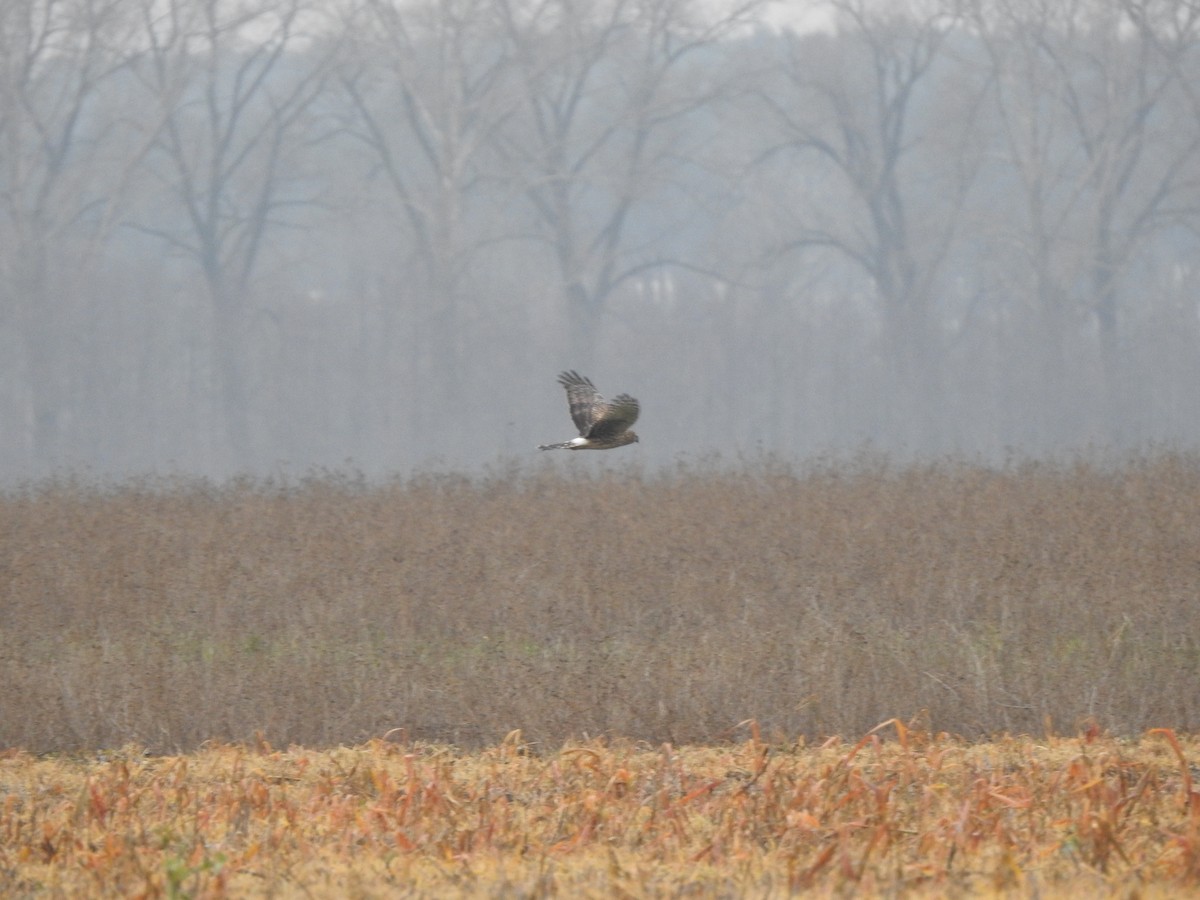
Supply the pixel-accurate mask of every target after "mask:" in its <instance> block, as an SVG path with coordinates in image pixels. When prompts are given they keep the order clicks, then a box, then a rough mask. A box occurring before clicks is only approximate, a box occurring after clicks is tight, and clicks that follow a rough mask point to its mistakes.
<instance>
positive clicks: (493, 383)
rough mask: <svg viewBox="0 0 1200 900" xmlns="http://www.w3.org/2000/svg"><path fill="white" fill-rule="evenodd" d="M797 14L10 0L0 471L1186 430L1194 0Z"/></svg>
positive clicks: (1196, 322) (979, 1) (351, 1)
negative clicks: (592, 402)
mask: <svg viewBox="0 0 1200 900" xmlns="http://www.w3.org/2000/svg"><path fill="white" fill-rule="evenodd" d="M790 9H791V10H792V11H793V12H795V13H796V14H798V15H800V14H803V15H801V19H804V18H805V17H807V20H808V21H824V22H828V23H830V25H829V27H828V28H827V29H825V28H823V29H821V30H819V31H806V32H803V33H795V32H792V31H789V30H787V28H786V27H784V25H782V24H781V22H782V21H784V20H781V18H780V16H779V7H778V5H774V6H772V5H770V4H766V3H759V2H756V0H749V2H746V3H742V4H739V5H736V6H734V5H730V4H723V5H721V7H720V11H716V12H715V11H714V9H713V4H709V3H702V2H700V0H646V2H637V3H635V2H629V0H601V2H596V3H588V4H577V3H569V2H565V0H542V2H504V0H443V2H427V0H414V2H406V3H391V2H385V0H347V2H345V3H339V4H328V3H317V2H312V3H308V2H307V0H251V2H249V3H238V4H233V3H230V2H226V0H208V2H200V0H135V2H129V0H88V2H84V0H60V2H48V0H10V2H6V3H5V4H4V5H3V10H2V11H0V58H3V59H4V60H6V64H5V65H4V66H2V67H0V142H2V144H0V145H2V146H3V152H0V423H3V427H2V428H0V483H4V484H12V483H14V482H16V481H19V480H22V479H26V478H31V477H40V476H44V475H46V474H48V473H52V472H61V471H63V470H64V469H66V470H78V469H85V470H87V471H89V472H91V473H93V474H97V475H101V476H109V475H115V476H127V475H130V474H133V473H139V472H147V471H159V472H161V471H182V472H186V473H195V474H202V475H213V476H221V477H224V476H228V475H232V474H236V473H240V472H251V473H257V474H263V473H272V472H277V471H279V470H280V469H284V470H286V471H290V472H305V471H309V470H310V469H312V468H313V467H336V468H341V467H343V466H346V465H350V466H355V467H357V468H359V469H361V470H362V471H364V472H366V473H367V474H369V475H372V476H376V475H385V474H390V473H401V474H409V473H412V472H414V471H421V470H426V469H429V468H431V467H436V468H443V469H444V468H452V469H464V470H468V471H471V470H478V469H479V468H480V467H482V466H485V465H487V464H489V463H494V462H495V461H496V460H497V459H499V458H501V457H504V456H521V455H524V454H530V453H532V452H533V448H534V447H535V446H536V445H537V444H538V443H543V442H546V441H550V440H561V439H563V438H566V437H569V436H570V434H571V432H570V430H569V421H568V420H567V417H566V413H565V409H564V404H563V401H562V397H561V392H560V389H559V387H558V386H557V385H556V384H555V381H554V379H555V376H556V375H557V373H558V372H559V371H560V370H562V369H565V368H571V369H578V370H580V371H581V372H584V373H585V374H587V375H589V376H591V377H592V378H593V379H594V380H595V381H596V383H597V384H598V385H599V386H600V387H601V389H602V390H604V391H606V392H608V393H610V394H615V393H619V392H622V391H627V392H629V393H631V394H633V395H634V396H636V397H637V398H638V399H639V400H640V401H641V403H642V408H643V417H642V420H641V421H640V422H639V424H638V431H639V434H641V436H642V440H641V442H640V443H639V444H638V445H637V446H635V447H631V448H627V449H622V450H620V451H618V453H619V454H621V455H619V456H616V459H617V460H619V461H620V462H622V463H624V462H636V463H637V464H646V465H647V466H649V467H650V468H651V469H654V468H656V467H658V466H659V465H662V464H666V463H670V462H672V461H674V460H675V459H676V458H677V455H678V454H680V453H681V452H684V453H686V454H687V455H688V457H689V458H691V459H696V458H701V457H704V456H705V455H706V454H711V453H720V454H722V455H723V456H725V457H726V458H730V457H733V458H736V457H738V456H739V454H749V455H754V454H756V453H757V452H758V451H759V450H766V451H770V452H774V453H778V454H780V455H782V456H783V457H785V458H787V459H803V458H809V457H812V456H814V455H817V454H823V453H834V454H840V453H843V452H845V451H848V450H851V449H854V448H858V447H861V446H862V445H863V444H864V443H869V444H870V445H872V446H873V447H875V448H876V449H878V450H881V451H884V452H886V453H888V454H891V455H893V456H895V457H897V458H907V457H910V456H912V455H914V454H919V455H929V454H945V453H953V452H959V453H965V454H967V455H978V456H980V457H981V458H984V459H997V458H1002V457H1005V456H1007V455H1009V454H1011V453H1016V454H1018V455H1031V456H1041V455H1045V454H1047V453H1051V452H1057V451H1063V450H1067V449H1071V448H1078V447H1085V446H1087V447H1100V448H1105V449H1108V448H1115V449H1118V450H1120V449H1125V448H1129V447H1142V446H1145V445H1147V444H1151V443H1158V444H1167V445H1170V446H1172V447H1177V448H1183V449H1186V448H1190V447H1194V446H1196V444H1197V443H1198V442H1200V399H1198V392H1197V390H1196V385H1197V384H1200V352H1198V349H1197V348H1198V347H1200V318H1198V316H1197V301H1198V298H1197V295H1196V288H1195V284H1196V273H1195V268H1196V259H1197V235H1198V233H1200V230H1198V226H1200V96H1198V95H1197V93H1196V91H1195V85H1196V84H1198V83H1200V12H1198V11H1197V9H1196V7H1195V4H1189V3H1186V2H1184V0H1070V2H1064V3H1054V4H1027V3H1022V2H1016V0H970V2H965V3H964V2H958V0H921V2H913V3H908V4H904V5H903V8H902V9H901V8H899V7H898V6H897V5H896V4H894V3H884V2H873V0H831V2H815V0H814V2H812V3H809V4H801V3H793V4H790ZM614 455H615V454H614ZM612 463H613V460H612V459H611V458H606V457H600V456H596V457H592V458H590V461H585V460H584V458H581V456H580V455H579V454H574V455H572V456H571V457H569V458H567V457H564V458H561V459H558V460H557V462H556V463H550V462H549V461H548V460H546V459H542V460H539V462H538V463H537V464H539V465H569V466H572V467H576V468H581V467H585V466H586V467H587V468H588V469H589V470H591V469H592V467H594V466H600V467H604V466H606V465H611V464H612Z"/></svg>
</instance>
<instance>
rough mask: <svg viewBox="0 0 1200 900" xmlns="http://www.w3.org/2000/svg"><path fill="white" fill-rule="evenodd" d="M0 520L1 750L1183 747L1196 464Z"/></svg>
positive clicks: (630, 480) (688, 474)
mask: <svg viewBox="0 0 1200 900" xmlns="http://www.w3.org/2000/svg"><path fill="white" fill-rule="evenodd" d="M580 468H582V467H579V466H571V467H562V468H547V469H542V470H539V471H538V472H536V473H534V472H523V471H519V470H517V471H503V472H495V473H493V474H491V475H489V476H486V477H480V478H478V479H467V478H462V477H452V476H446V477H428V478H423V479H416V480H410V481H404V482H395V483H391V484H386V485H375V486H373V485H368V484H364V483H360V482H358V481H356V480H355V479H353V478H345V477H338V476H328V477H324V476H323V477H315V478H312V479H310V480H307V481H304V482H302V483H296V484H290V485H281V484H273V483H269V482H241V483H233V484H229V485H226V486H220V487H218V486H214V485H211V484H207V483H196V482H188V481H149V482H139V483H127V484H123V485H120V486H117V487H108V488H99V487H94V486H88V485H85V484H82V483H79V482H72V481H60V482H56V483H51V484H45V485H41V486H35V487H30V488H28V489H26V490H23V491H19V492H15V493H9V494H8V495H5V496H3V497H0V598H2V601H0V602H2V604H3V606H2V607H0V708H2V709H3V711H4V714H3V716H0V746H9V747H13V746H15V747H22V748H26V749H28V750H32V751H46V750H65V749H72V748H81V747H103V746H109V747H112V746H120V745H122V744H124V743H126V742H129V741H136V742H139V743H141V744H143V745H144V746H146V747H148V748H150V749H151V750H153V751H156V752H169V751H175V750H177V749H191V748H195V747H196V746H198V745H199V744H200V743H201V742H203V741H206V740H209V739H219V740H245V739H249V738H250V737H251V736H252V735H254V734H255V733H256V732H262V733H263V734H264V735H265V737H266V739H267V740H270V741H271V742H272V743H274V744H276V745H280V746H284V745H288V744H293V743H294V744H305V745H310V746H312V745H325V746H327V745H331V744H337V743H342V742H360V741H363V740H367V739H370V738H371V737H377V736H379V735H382V734H384V733H386V732H388V731H389V730H391V729H394V728H399V729H403V734H404V735H406V736H407V737H408V739H411V740H432V741H440V742H454V743H458V744H461V745H472V746H482V745H486V744H489V743H492V742H494V741H495V740H498V739H499V738H500V737H501V736H503V735H504V734H506V733H508V732H509V731H510V730H512V729H516V728H519V729H522V731H523V733H524V734H525V737H526V740H528V741H531V742H533V743H535V744H538V745H539V746H543V747H553V746H558V745H560V744H561V742H562V741H564V740H565V739H568V738H571V737H574V738H576V739H588V738H595V737H597V736H602V735H603V736H610V737H613V736H617V737H628V738H631V739H645V740H650V741H654V742H660V741H664V740H666V741H672V742H674V743H676V744H682V743H697V742H711V741H714V740H722V739H729V738H730V737H731V736H732V729H733V728H734V726H735V725H736V723H738V722H741V721H744V720H747V719H751V718H753V719H755V720H757V721H758V722H759V723H760V724H761V727H762V729H763V732H764V733H765V734H767V735H771V736H774V737H776V738H780V739H783V738H786V739H788V740H792V739H795V738H796V737H797V736H801V735H803V736H807V737H808V738H810V739H813V738H818V737H821V736H826V735H831V734H840V735H855V734H862V733H864V732H865V731H867V730H868V729H870V728H871V727H873V726H874V725H876V724H877V723H878V722H880V721H883V720H884V719H887V718H889V717H891V716H900V717H902V718H905V719H907V718H908V717H910V716H913V715H917V714H920V715H921V716H923V717H924V718H923V720H922V721H924V722H925V724H926V726H927V727H928V728H929V729H931V730H936V731H946V732H950V733H953V734H958V735H962V736H964V737H968V738H978V737H981V736H984V735H989V734H996V733H1001V732H1008V733H1030V734H1046V733H1048V731H1053V730H1055V729H1057V730H1061V731H1065V732H1068V733H1070V732H1071V731H1073V730H1074V729H1075V728H1076V727H1077V726H1078V724H1079V723H1080V721H1081V720H1084V719H1088V720H1092V721H1094V722H1095V723H1096V724H1097V725H1099V726H1100V727H1102V728H1104V729H1106V730H1111V731H1112V732H1113V733H1117V734H1133V733H1138V732H1140V731H1141V730H1143V729H1146V728H1150V727H1172V728H1176V729H1179V730H1183V731H1187V730H1195V729H1196V728H1197V727H1198V726H1200V627H1197V624H1198V612H1197V585H1198V584H1200V460H1198V459H1196V458H1195V457H1187V456H1175V455H1167V454H1160V455H1156V456H1153V457H1146V458H1140V459H1135V460H1130V461H1126V462H1123V463H1121V464H1120V465H1111V466H1109V465H1100V464H1092V463H1087V462H1074V463H1070V464H1038V465H1034V464H1028V465H1025V464H1021V465H1013V466H1011V467H1009V468H1007V469H1005V470H1000V471H996V470H990V469H986V468H982V467H976V466H973V465H968V464H965V463H959V462H943V463H938V464H935V465H929V466H926V467H912V468H903V469H898V468H893V467H889V466H888V465H886V464H884V463H882V462H879V461H877V460H869V459H864V460H860V461H858V462H856V463H848V464H839V465H831V466H828V467H825V468H821V467H816V468H814V469H812V470H810V471H806V472H795V471H791V470H788V469H787V468H785V467H782V466H778V465H774V464H772V463H770V462H763V463H756V464H746V465H744V466H742V467H741V468H738V469H732V470H731V469H721V468H720V467H717V466H712V467H708V468H704V469H703V470H699V469H679V470H677V471H674V472H672V473H669V474H665V475H656V476H653V477H652V476H648V475H643V474H639V473H637V472H632V471H631V472H620V473H614V472H611V471H609V472H599V473H598V474H596V473H597V472H598V470H593V469H589V470H588V471H589V472H592V473H593V474H582V475H581V474H579V469H580Z"/></svg>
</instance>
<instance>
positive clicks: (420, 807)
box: [0, 722, 1200, 900]
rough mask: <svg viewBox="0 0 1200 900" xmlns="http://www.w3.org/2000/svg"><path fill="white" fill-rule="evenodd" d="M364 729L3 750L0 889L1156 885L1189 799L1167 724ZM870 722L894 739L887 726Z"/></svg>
mask: <svg viewBox="0 0 1200 900" xmlns="http://www.w3.org/2000/svg"><path fill="white" fill-rule="evenodd" d="M749 731H750V734H749V736H748V738H747V739H746V740H744V741H741V742H739V743H736V744H729V745H726V746H722V747H707V748H704V747H695V748H678V749H677V748H673V747H672V746H671V745H669V744H664V745H662V746H660V747H650V746H648V745H638V744H621V743H614V744H610V743H609V742H603V741H593V742H589V743H586V744H569V745H567V746H565V747H563V748H560V749H559V750H557V751H555V752H552V753H549V754H539V753H537V752H536V751H534V750H533V749H531V748H530V747H528V746H527V745H525V744H524V743H523V742H522V741H521V738H520V736H519V735H518V734H516V733H514V734H513V735H511V736H509V738H508V739H507V740H505V741H503V742H500V743H498V744H497V745H494V746H493V747H490V748H488V749H485V750H482V751H479V752H476V753H473V754H463V753H462V752H460V751H456V750H454V749H452V748H448V747H438V746H431V745H422V744H408V745H398V744H393V743H389V742H386V741H383V740H375V741H372V742H370V743H368V744H366V745H362V746H358V747H353V748H349V747H343V748H338V749H332V750H323V751H315V750H307V749H299V748H293V749H291V750H288V751H286V752H277V751H274V750H273V749H272V748H271V747H270V746H268V745H266V744H265V743H263V742H261V741H260V742H259V744H257V745H239V746H228V745H224V746H214V747H209V748H205V749H202V750H200V751H199V752H197V753H195V754H192V755H190V756H171V757H146V756H144V755H143V754H142V753H141V752H139V751H138V750H137V748H133V747H129V748H126V749H125V750H124V751H121V752H118V753H115V754H110V755H108V756H107V757H106V758H103V759H92V760H82V759H75V760H72V759H66V758H60V759H53V760H51V759H44V760H38V759H35V758H34V757H32V756H29V755H26V754H21V753H15V754H10V755H8V756H7V757H5V758H3V759H0V798H2V804H3V805H2V809H3V817H2V818H0V892H2V893H3V895H4V896H6V897H16V898H20V897H34V896H36V897H71V898H75V897H88V896H96V897H197V898H202V897H292V896H296V897H312V898H338V900H343V898H357V897H413V896H417V897H470V896H478V897H551V896H563V897H597V898H599V897H604V898H608V897H622V898H633V897H681V896H693V897H694V896H716V897H731V898H732V897H772V896H773V897H782V896H787V895H789V894H792V893H795V892H797V891H806V892H807V893H808V894H809V895H813V896H879V895H886V896H893V897H894V896H937V897H963V896H978V895H984V896H988V895H995V896H1028V897H1079V896H1089V897H1102V896H1119V897H1164V898H1165V897H1170V896H1178V895H1179V894H1180V893H1182V892H1185V891H1187V892H1193V893H1194V892H1195V891H1196V890H1197V885H1198V882H1200V792H1198V791H1197V790H1196V789H1195V786H1194V784H1193V781H1192V779H1193V774H1192V770H1191V768H1190V767H1189V766H1188V765H1187V763H1186V762H1185V760H1186V759H1187V758H1188V757H1189V756H1190V757H1191V758H1193V759H1194V758H1196V754H1197V751H1198V750H1200V747H1198V746H1197V745H1196V744H1195V743H1194V742H1192V743H1190V744H1188V745H1186V746H1185V745H1184V744H1182V743H1181V741H1180V740H1179V739H1178V738H1177V737H1176V736H1175V735H1174V734H1173V733H1172V732H1170V731H1166V730H1161V729H1160V730H1158V731H1155V732H1151V733H1149V734H1147V735H1146V736H1145V737H1144V738H1143V739H1142V740H1140V741H1125V740H1116V739H1112V738H1107V737H1102V736H1100V735H1098V733H1097V732H1095V731H1094V730H1092V731H1089V732H1085V733H1084V734H1083V735H1081V736H1079V737H1077V738H1072V739H1058V738H1049V739H1043V740H1040V741H1034V740H1032V739H1029V738H1019V739H1018V738H1006V739H1002V740H998V741H995V742H992V743H986V744H971V743H966V742H962V741H957V740H951V739H949V738H947V737H945V736H944V735H943V736H934V737H931V736H930V735H928V734H925V733H919V732H913V731H910V730H909V729H907V728H905V727H904V726H903V725H902V724H900V723H897V722H892V723H887V724H886V725H884V726H883V727H881V728H880V729H877V734H875V735H868V736H867V737H865V738H863V739H862V740H860V741H858V742H857V743H855V744H853V745H847V744H843V743H841V742H839V741H836V740H830V741H828V742H826V743H825V745H824V746H821V747H812V748H804V747H802V746H798V745H794V744H793V745H790V746H782V747H780V746H772V745H769V744H767V743H764V741H763V740H762V738H761V735H759V734H758V732H757V730H756V729H755V728H754V727H753V726H750V728H749ZM884 733H886V735H887V738H888V739H887V740H881V739H880V735H881V734H884Z"/></svg>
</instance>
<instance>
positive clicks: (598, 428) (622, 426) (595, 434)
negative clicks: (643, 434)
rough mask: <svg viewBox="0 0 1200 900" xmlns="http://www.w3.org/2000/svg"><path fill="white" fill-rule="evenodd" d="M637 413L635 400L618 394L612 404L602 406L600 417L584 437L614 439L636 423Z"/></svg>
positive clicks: (637, 407) (639, 408)
mask: <svg viewBox="0 0 1200 900" xmlns="http://www.w3.org/2000/svg"><path fill="white" fill-rule="evenodd" d="M639 412H641V407H640V406H638V402H637V401H636V400H634V399H633V398H632V397H630V396H629V395H628V394H618V395H617V398H616V399H615V400H613V401H612V403H605V404H603V410H602V411H601V412H600V417H599V418H598V419H597V420H596V422H595V423H594V424H593V425H592V429H591V431H589V432H588V433H587V434H586V435H584V436H585V437H589V438H610V437H615V436H616V435H618V434H620V433H621V432H623V431H625V430H626V429H627V428H629V426H630V425H632V424H633V423H634V422H636V421H637V417H638V413H639Z"/></svg>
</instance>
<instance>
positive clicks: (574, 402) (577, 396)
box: [558, 372, 608, 437]
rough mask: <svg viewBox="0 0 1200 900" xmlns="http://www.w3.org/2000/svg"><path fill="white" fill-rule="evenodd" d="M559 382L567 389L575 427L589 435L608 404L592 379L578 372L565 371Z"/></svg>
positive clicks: (559, 377)
mask: <svg viewBox="0 0 1200 900" xmlns="http://www.w3.org/2000/svg"><path fill="white" fill-rule="evenodd" d="M558 383H559V384H561V385H562V386H563V387H565V388H566V389H567V404H568V405H569V406H570V407H571V418H572V419H573V420H574V422H575V427H576V428H578V429H579V433H580V434H581V435H583V436H584V437H587V436H588V432H589V431H591V430H592V426H593V425H594V424H596V421H597V420H598V419H600V417H601V416H603V415H604V410H605V408H606V407H607V406H608V404H607V403H605V402H604V398H603V397H601V396H600V392H599V391H597V390H596V386H595V385H594V384H592V382H591V379H588V378H584V377H583V376H582V375H580V374H579V373H578V372H563V373H562V374H561V375H559V376H558Z"/></svg>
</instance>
